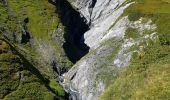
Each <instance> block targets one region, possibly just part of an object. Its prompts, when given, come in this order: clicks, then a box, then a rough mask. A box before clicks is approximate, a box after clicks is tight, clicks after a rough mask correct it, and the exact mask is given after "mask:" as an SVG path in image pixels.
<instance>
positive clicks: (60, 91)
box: [49, 79, 65, 97]
mask: <svg viewBox="0 0 170 100" xmlns="http://www.w3.org/2000/svg"><path fill="white" fill-rule="evenodd" d="M49 86H50V87H51V88H52V89H54V91H55V92H56V94H58V95H59V96H63V97H64V96H65V91H64V90H63V88H62V87H61V86H60V85H59V83H57V82H56V80H54V79H52V80H50V83H49Z"/></svg>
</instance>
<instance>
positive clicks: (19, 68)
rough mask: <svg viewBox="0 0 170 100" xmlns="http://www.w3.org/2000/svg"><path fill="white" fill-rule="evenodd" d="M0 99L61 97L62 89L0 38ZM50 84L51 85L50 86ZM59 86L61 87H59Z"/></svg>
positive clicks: (62, 94)
mask: <svg viewBox="0 0 170 100" xmlns="http://www.w3.org/2000/svg"><path fill="white" fill-rule="evenodd" d="M0 73H1V74H0V79H1V82H0V90H1V91H0V99H5V100H12V99H13V100H18V99H34V100H35V99H36V100H42V99H44V100H46V99H51V100H52V99H57V98H58V99H63V98H64V91H63V90H61V89H59V88H58V89H55V87H56V85H53V86H51V85H48V84H51V83H49V82H50V80H48V79H45V78H44V76H42V74H41V73H40V72H39V71H38V70H37V69H36V68H35V67H34V66H33V65H32V64H31V63H30V62H28V61H27V60H26V59H25V58H24V56H22V55H21V54H19V52H18V51H16V50H15V48H14V47H13V46H12V45H11V44H9V43H8V41H6V40H5V39H3V38H1V39H0ZM50 86H51V87H50ZM60 88H61V87H60Z"/></svg>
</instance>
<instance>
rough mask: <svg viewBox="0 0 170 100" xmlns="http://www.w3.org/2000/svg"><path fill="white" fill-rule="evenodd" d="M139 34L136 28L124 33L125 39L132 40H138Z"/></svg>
mask: <svg viewBox="0 0 170 100" xmlns="http://www.w3.org/2000/svg"><path fill="white" fill-rule="evenodd" d="M139 37H140V34H139V32H138V29H136V28H128V29H127V30H126V32H125V38H128V39H129V38H132V39H136V38H139Z"/></svg>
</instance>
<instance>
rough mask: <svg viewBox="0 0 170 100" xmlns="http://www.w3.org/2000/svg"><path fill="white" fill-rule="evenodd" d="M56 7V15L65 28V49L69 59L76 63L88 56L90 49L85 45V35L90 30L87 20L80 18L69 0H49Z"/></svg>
mask: <svg viewBox="0 0 170 100" xmlns="http://www.w3.org/2000/svg"><path fill="white" fill-rule="evenodd" d="M48 1H49V2H50V3H51V4H53V5H55V6H56V13H58V14H59V17H60V20H61V22H62V24H63V25H64V26H65V32H64V39H65V43H64V45H63V48H64V50H65V53H66V55H67V57H68V58H69V59H70V61H72V62H73V63H76V62H77V61H78V60H79V59H80V58H81V57H83V56H84V55H86V54H87V53H88V51H89V47H88V46H87V45H86V44H85V43H84V38H83V35H84V33H85V32H86V31H87V30H88V29H89V26H88V25H87V24H86V20H85V18H83V17H81V16H80V13H79V12H77V11H76V10H75V9H73V8H72V6H71V5H70V4H69V2H68V1H67V0H55V2H54V1H52V0H48Z"/></svg>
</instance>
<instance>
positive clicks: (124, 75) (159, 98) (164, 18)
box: [100, 0, 170, 100]
mask: <svg viewBox="0 0 170 100" xmlns="http://www.w3.org/2000/svg"><path fill="white" fill-rule="evenodd" d="M133 1H135V2H136V3H134V4H132V5H131V6H130V7H129V8H127V9H126V11H125V15H129V19H130V20H131V21H136V20H138V19H139V18H140V17H144V18H146V19H151V20H152V21H153V23H155V24H156V25H157V29H156V31H157V32H158V37H159V38H158V39H157V40H155V41H154V42H153V41H150V42H149V46H148V47H147V48H145V49H144V50H143V51H142V52H140V53H138V54H137V53H135V56H133V59H132V63H131V65H129V66H128V67H127V68H125V69H124V70H123V71H122V72H121V73H120V74H119V76H118V77H117V78H116V79H115V80H114V81H113V82H112V83H111V84H110V86H109V87H108V88H107V90H106V91H105V92H104V93H103V95H102V96H101V97H100V99H101V100H113V99H115V100H139V99H140V100H169V98H170V88H169V87H170V84H169V83H170V79H169V77H170V75H169V73H170V63H169V62H170V44H169V43H170V38H169V37H170V30H169V29H170V3H169V0H133ZM130 31H131V30H130ZM133 31H134V30H132V32H133ZM129 34H130V32H129ZM144 34H150V32H147V31H146V32H144ZM135 48H136V47H135ZM132 49H133V48H132Z"/></svg>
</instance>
